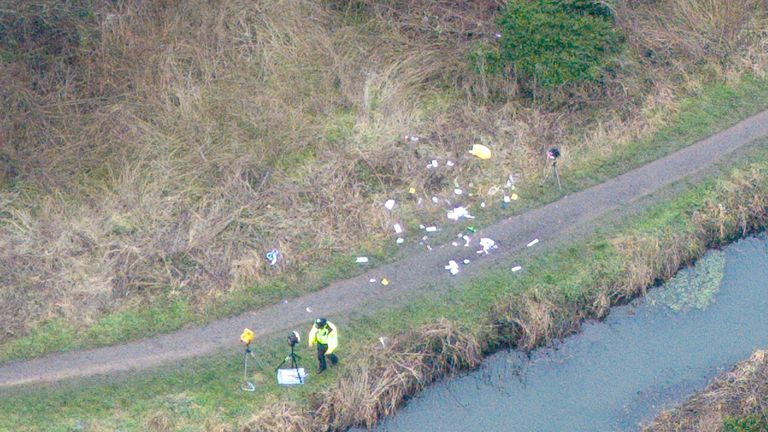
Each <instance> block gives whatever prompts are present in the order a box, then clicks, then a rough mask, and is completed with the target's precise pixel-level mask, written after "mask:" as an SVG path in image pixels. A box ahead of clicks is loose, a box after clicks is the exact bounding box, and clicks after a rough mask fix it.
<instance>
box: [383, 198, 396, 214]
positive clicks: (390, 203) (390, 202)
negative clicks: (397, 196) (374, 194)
mask: <svg viewBox="0 0 768 432" xmlns="http://www.w3.org/2000/svg"><path fill="white" fill-rule="evenodd" d="M384 208H386V209H387V210H390V211H391V210H392V209H393V208H395V200H393V199H390V200H387V202H385V203H384Z"/></svg>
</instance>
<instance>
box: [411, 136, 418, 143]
mask: <svg viewBox="0 0 768 432" xmlns="http://www.w3.org/2000/svg"><path fill="white" fill-rule="evenodd" d="M411 141H413V142H418V141H419V137H417V136H412V137H411Z"/></svg>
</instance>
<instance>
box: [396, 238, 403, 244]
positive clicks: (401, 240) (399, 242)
mask: <svg viewBox="0 0 768 432" xmlns="http://www.w3.org/2000/svg"><path fill="white" fill-rule="evenodd" d="M403 242H405V239H404V238H402V237H398V238H397V240H395V243H397V244H403Z"/></svg>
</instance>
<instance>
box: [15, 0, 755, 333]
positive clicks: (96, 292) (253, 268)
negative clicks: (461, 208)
mask: <svg viewBox="0 0 768 432" xmlns="http://www.w3.org/2000/svg"><path fill="white" fill-rule="evenodd" d="M701 1H704V0H701ZM752 1H753V0H742V1H740V2H738V3H740V4H741V3H743V5H742V6H743V7H745V6H749V5H752V3H750V2H752ZM43 3H45V2H37V3H30V2H23V1H20V0H16V1H6V5H5V6H4V7H3V10H5V11H16V12H17V13H16V14H7V13H5V12H4V13H3V15H2V16H0V19H2V22H3V23H4V24H6V25H7V26H8V27H7V28H8V29H10V32H11V33H12V34H14V35H15V36H16V37H18V38H19V40H20V41H21V42H20V46H19V47H18V50H17V51H16V55H15V57H12V59H11V61H5V62H4V63H3V67H2V68H0V98H2V104H3V106H5V107H11V109H6V110H3V111H2V112H0V184H2V185H6V186H5V187H4V188H3V189H0V207H1V208H2V211H1V212H0V278H1V279H0V327H2V328H3V329H5V330H6V331H5V332H3V334H0V340H4V339H7V338H10V337H15V336H19V335H23V334H24V333H25V332H26V331H27V330H28V329H29V328H30V327H31V326H33V325H35V324H36V323H39V322H40V321H44V320H46V319H50V318H57V317H58V318H63V319H65V320H67V321H69V322H71V323H75V324H78V325H87V324H88V323H90V322H92V321H93V320H94V319H96V318H98V317H100V316H102V315H103V314H104V313H107V312H109V311H114V310H120V309H123V308H129V307H132V306H136V305H138V304H146V303H149V302H151V301H152V299H154V298H156V297H157V296H158V295H161V293H167V292H170V293H171V295H178V296H182V297H183V298H185V299H189V300H190V302H191V303H192V304H193V306H198V307H200V308H202V307H204V305H206V304H209V303H211V302H213V301H216V299H219V298H220V297H222V296H223V295H225V294H226V293H227V292H228V291H230V290H232V289H237V288H240V287H242V286H244V285H246V284H250V283H254V282H259V281H265V280H268V279H269V278H271V277H274V276H275V275H283V276H286V277H289V278H290V277H294V278H298V275H299V272H301V271H303V270H304V269H306V268H307V267H310V268H316V267H322V266H323V265H325V264H327V263H328V257H330V256H332V255H333V254H337V253H351V252H352V251H355V250H359V249H364V248H369V247H370V248H376V247H377V245H378V244H381V242H382V241H384V239H385V238H386V237H387V235H388V232H389V229H390V228H389V227H390V226H391V223H392V220H391V216H390V215H388V214H387V213H386V212H385V211H384V210H383V208H382V207H381V203H382V202H383V201H384V200H385V199H387V198H389V197H391V196H395V197H402V196H405V193H404V192H405V191H407V189H408V188H409V187H415V188H416V189H417V190H418V191H419V194H420V196H422V197H424V198H426V200H427V201H429V199H428V198H429V197H430V196H432V195H440V194H445V193H449V192H446V190H447V189H446V186H450V183H451V182H452V181H453V179H454V178H459V179H461V180H462V181H466V182H469V181H471V182H472V183H473V186H472V187H467V186H465V189H467V190H468V192H475V193H477V194H480V193H485V192H486V191H487V190H488V188H489V187H490V186H493V185H496V184H498V183H500V182H503V181H504V180H505V179H506V177H507V176H508V175H509V173H512V172H517V173H520V174H521V175H522V176H523V178H526V179H537V178H539V177H540V176H541V175H542V170H541V168H542V160H541V154H542V151H543V150H544V149H546V148H547V147H548V146H550V145H552V144H559V145H560V146H561V147H562V149H563V153H564V156H565V157H564V159H568V160H569V161H570V162H565V163H564V164H563V169H564V170H566V171H567V170H568V166H569V164H570V163H573V164H577V163H579V161H584V160H587V159H588V158H590V157H594V156H595V155H608V154H610V153H611V151H612V150H613V149H614V148H616V146H617V145H620V144H621V143H623V142H626V141H627V140H630V139H633V138H635V137H638V136H641V135H644V134H647V133H649V132H652V131H653V130H656V129H657V128H658V127H660V126H661V125H662V124H663V122H664V118H663V117H662V115H660V114H659V113H664V112H669V111H670V110H673V109H674V103H673V102H672V101H673V100H674V96H675V95H678V94H679V91H678V90H677V87H674V86H673V85H672V82H673V81H672V75H671V73H666V72H664V68H662V67H661V66H656V65H654V64H652V62H645V63H643V62H637V64H635V65H629V66H630V69H631V71H630V72H628V73H626V74H625V75H621V74H620V75H619V76H617V77H616V78H615V81H614V82H611V83H608V84H607V86H606V88H605V89H604V91H602V93H599V94H598V95H597V96H595V95H587V96H578V97H579V98H581V99H579V100H580V101H581V102H580V103H581V104H582V105H583V106H584V107H585V108H581V109H576V108H573V109H571V108H569V109H564V110H558V111H550V110H548V109H547V108H546V107H542V106H538V105H536V104H531V103H530V102H529V101H526V100H524V99H518V98H516V97H515V95H516V93H515V92H516V90H515V88H514V83H513V82H505V83H501V82H498V80H494V79H493V78H492V77H483V76H478V75H477V74H475V73H473V72H472V71H471V69H470V67H469V65H468V62H467V61H466V53H467V51H468V50H469V49H470V48H471V47H472V46H474V44H475V43H476V42H478V41H482V40H486V39H489V38H492V32H493V29H492V19H491V16H492V15H493V13H494V11H495V9H496V8H497V7H498V5H499V2H498V1H495V0H484V1H474V2H470V1H447V0H446V1H438V2H435V1H426V0H398V1H394V0H392V1H384V2H374V1H329V2H315V1H307V0H275V1H257V2H253V1H245V0H221V1H219V2H217V4H216V7H210V4H209V3H208V2H203V1H201V0H194V1H185V2H182V1H168V2H143V1H138V0H136V1H126V2H120V3H118V4H117V5H115V4H113V3H112V2H96V3H95V13H94V15H93V17H92V18H78V17H77V14H76V13H74V12H76V11H77V9H76V8H75V9H72V10H67V9H66V8H65V7H64V6H62V4H60V3H56V5H57V6H56V7H53V6H52V5H53V4H54V2H48V3H45V4H48V5H49V6H51V7H49V9H48V10H49V13H48V15H45V14H43V13H42V12H41V9H40V8H39V7H38V5H39V4H43ZM86 3H87V2H85V1H83V2H81V3H76V2H72V3H71V4H75V5H79V4H82V5H85V4H86ZM643 4H644V3H643ZM627 5H629V6H627V8H624V9H621V8H619V9H617V10H618V13H619V15H621V14H623V13H624V12H626V13H627V15H626V19H624V20H622V21H621V22H622V23H623V24H622V25H625V26H626V28H627V29H628V31H631V32H632V35H634V36H633V39H632V40H633V41H634V42H633V43H634V44H635V45H636V46H637V47H641V46H643V45H649V44H652V43H657V42H654V41H652V40H647V38H646V39H644V36H643V35H647V34H650V33H651V30H650V29H656V28H657V27H653V25H656V24H653V22H651V21H649V19H648V17H649V16H650V15H649V14H650V13H651V12H653V10H652V9H649V6H637V7H635V6H634V4H633V3H632V2H628V3H627ZM635 9H636V10H635ZM51 11H52V12H51ZM73 11H74V12H73ZM629 12H633V13H635V15H633V14H631V13H629ZM731 13H732V12H731V9H727V11H724V12H723V14H724V16H728V14H731ZM22 15H23V16H25V17H27V18H29V19H27V20H26V21H25V22H26V23H27V24H28V23H31V22H34V19H33V18H34V17H38V18H40V17H43V18H45V20H47V21H46V22H47V23H48V24H49V26H50V28H51V29H53V30H51V31H47V32H45V31H44V32H41V31H39V29H37V30H35V29H34V28H32V27H25V26H24V25H19V24H18V22H19V21H18V20H17V18H18V17H19V16H22ZM718 16H719V15H718ZM713 19H714V18H713ZM717 19H720V18H717ZM728 19H730V18H728ZM731 21H733V23H732V25H731V24H729V25H731V27H729V28H731V29H737V28H738V26H739V25H741V26H742V27H744V28H746V29H748V28H749V25H752V23H754V20H746V21H745V20H744V19H738V20H731ZM731 21H728V22H729V23H731ZM630 24H631V25H630ZM632 25H635V27H632ZM668 27H669V29H670V31H672V30H675V29H677V27H675V26H672V24H669V25H668ZM693 30H695V27H694V28H693ZM686 31H688V32H691V31H692V30H691V29H689V30H686ZM745 31H746V30H745ZM727 35H729V36H728V37H729V38H731V39H728V42H727V43H728V44H729V45H724V46H731V47H737V48H738V52H739V53H740V54H739V55H742V57H743V58H745V59H746V58H749V59H752V60H750V61H752V64H758V63H757V60H755V59H757V54H756V53H759V52H760V47H764V45H760V44H761V43H763V44H764V42H765V40H768V39H766V38H762V39H760V37H759V35H757V36H756V35H754V34H753V33H750V36H749V37H743V38H742V37H741V36H738V37H737V36H732V37H731V36H730V35H741V33H740V32H738V31H736V30H729V33H727ZM32 36H35V37H32ZM701 37H704V36H701ZM707 37H709V36H707ZM658 43H660V42H658ZM702 43H703V42H702ZM724 43H725V42H724ZM0 46H2V47H4V49H5V48H7V47H6V46H5V45H1V44H0ZM638 49H639V48H638ZM680 49H682V48H680ZM718 49H719V48H718ZM714 52H719V51H714ZM745 61H746V60H745ZM742 63H743V62H742ZM734 64H737V62H734ZM734 68H735V67H734ZM734 70H736V69H734ZM642 77H653V78H654V83H653V84H652V85H650V86H649V85H647V84H645V83H644V82H643V79H642ZM575 97H576V96H575ZM650 113H655V114H653V115H651V114H650ZM404 135H418V136H419V137H421V139H420V140H419V141H418V142H412V141H404V140H403V139H402V137H403V136H404ZM478 142H480V143H491V144H492V145H493V146H494V151H495V157H494V163H493V165H492V166H489V165H488V164H478V163H476V162H475V161H471V160H468V159H464V158H463V155H465V152H466V149H467V148H468V146H469V145H471V144H473V143H478ZM434 157H438V158H450V159H454V160H457V161H459V162H460V163H459V164H458V165H457V167H456V168H455V169H454V171H452V172H451V173H439V174H435V173H430V172H428V171H427V170H425V169H424V165H425V163H426V161H427V160H430V159H432V158H434ZM470 179H471V180H470ZM9 184H11V185H10V186H9ZM449 189H452V187H450V188H449ZM401 201H402V206H401V208H400V211H402V214H403V215H404V216H403V217H404V218H406V219H407V218H417V217H423V218H428V217H430V215H434V214H436V212H437V211H439V210H440V209H438V208H436V207H434V208H433V207H430V206H423V207H421V208H416V206H415V205H414V204H413V203H407V202H405V200H401ZM274 247H276V248H278V249H280V250H281V251H282V253H283V257H284V260H283V261H281V263H280V265H279V268H277V269H268V268H267V266H266V264H265V262H264V260H263V258H262V256H263V253H264V252H265V251H266V250H269V249H271V248H274ZM535 309H537V308H533V309H532V310H531V313H534V312H535ZM544 316H546V313H544Z"/></svg>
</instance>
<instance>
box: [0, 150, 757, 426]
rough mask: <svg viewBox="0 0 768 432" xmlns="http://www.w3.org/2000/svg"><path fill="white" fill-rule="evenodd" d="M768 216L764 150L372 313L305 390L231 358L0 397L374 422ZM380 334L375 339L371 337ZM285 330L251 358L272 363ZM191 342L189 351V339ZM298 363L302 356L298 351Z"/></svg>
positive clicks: (251, 422) (208, 420) (2, 421)
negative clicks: (563, 238) (625, 214)
mask: <svg viewBox="0 0 768 432" xmlns="http://www.w3.org/2000/svg"><path fill="white" fill-rule="evenodd" d="M766 223H768V148H767V147H766V146H765V145H763V146H761V147H760V148H758V149H757V150H756V153H755V155H754V156H753V157H752V162H749V163H744V164H740V166H739V167H738V168H734V169H729V170H728V172H726V173H722V174H721V175H719V176H716V178H712V179H709V180H707V181H704V182H702V183H700V184H697V185H695V186H692V187H691V188H690V189H689V190H687V191H685V192H683V193H681V194H680V195H678V196H675V197H673V198H671V199H669V200H668V201H665V202H662V203H660V204H658V205H657V206H655V207H653V208H652V209H650V210H648V211H645V212H643V213H641V214H638V215H636V216H633V217H631V218H629V219H627V220H626V221H624V223H623V224H622V225H621V226H620V227H617V228H614V229H610V230H607V231H604V232H602V233H599V234H596V235H594V236H592V237H591V238H590V239H588V240H587V241H585V242H581V243H579V244H565V245H563V246H562V247H560V248H558V249H556V250H554V251H552V252H547V253H544V254H541V255H539V256H531V257H529V258H527V259H525V260H523V261H522V264H523V267H524V269H525V271H524V272H522V273H519V274H512V273H510V272H509V271H508V270H507V268H508V266H507V264H504V265H503V266H500V267H499V268H498V269H492V270H491V271H489V272H487V273H486V274H484V275H483V276H481V277H477V278H474V279H471V280H468V281H466V282H465V283H463V284H461V285H460V286H458V287H457V288H455V289H452V290H450V292H448V293H445V294H442V295H440V297H439V298H437V299H435V298H434V296H432V297H429V298H428V297H422V298H418V299H416V300H415V301H413V302H411V303H410V304H408V305H407V306H405V307H403V308H397V309H392V310H383V311H379V312H375V313H374V314H372V315H371V316H367V317H363V318H357V319H354V320H351V321H350V322H347V323H344V325H343V327H342V329H343V330H342V331H343V337H342V343H343V349H342V351H341V353H340V354H341V355H342V362H343V363H342V366H341V367H339V368H336V369H332V370H331V371H330V373H328V374H323V375H321V376H317V377H314V376H313V377H312V379H310V380H309V382H308V384H307V385H306V386H304V387H302V388H295V389H285V388H280V387H278V386H276V385H275V384H274V383H273V382H272V379H273V377H272V375H273V369H272V367H273V366H272V365H271V364H267V362H265V363H264V364H263V365H260V366H259V367H258V368H257V372H255V373H254V375H253V380H254V381H255V382H256V383H257V386H258V387H259V390H258V391H257V392H256V393H252V394H250V393H242V392H240V391H239V390H238V387H239V380H240V379H241V375H240V371H241V370H240V367H241V363H240V362H241V361H242V358H241V357H240V355H238V354H233V355H229V356H218V357H216V358H208V359H199V360H194V361H189V362H185V363H184V364H183V365H181V366H178V367H167V368H163V369H161V370H159V371H156V372H152V373H148V374H146V375H142V376H137V377H130V378H126V379H114V380H106V381H104V380H91V381H88V382H85V383H82V382H81V383H78V384H64V385H62V386H47V387H45V388H42V389H34V390H32V389H30V390H24V391H20V392H14V394H4V395H2V401H3V403H2V404H0V428H6V429H9V430H52V431H65V430H88V431H101V430H116V429H121V430H155V431H165V430H189V431H195V430H221V431H224V430H232V429H236V430H242V431H278V430H279V431H310V430H327V428H330V429H331V430H344V429H345V428H347V427H349V426H352V425H363V426H371V425H373V424H375V423H376V422H377V421H378V420H379V419H380V417H381V416H383V415H386V414H388V413H390V412H391V410H393V409H395V408H397V407H398V406H400V405H401V404H402V403H404V400H405V399H406V397H407V396H409V395H412V394H413V393H414V392H417V391H418V390H419V389H420V388H422V387H423V386H425V385H427V384H428V383H430V382H432V381H433V380H435V379H438V378H439V377H441V376H444V375H445V374H448V373H450V372H451V371H454V370H459V369H464V368H471V367H474V366H476V365H477V364H478V363H479V361H480V359H481V358H482V356H483V355H485V354H488V353H491V352H494V351H496V350H497V349H499V348H500V347H505V346H511V347H516V348H521V349H531V348H534V347H536V346H540V345H542V344H546V343H548V342H550V341H551V340H553V339H554V338H560V337H564V336H566V335H568V334H571V333H573V332H575V331H577V329H578V327H579V324H580V323H581V322H582V321H583V320H584V319H589V318H600V317H603V316H605V315H606V314H607V313H608V310H609V307H610V306H611V305H613V304H617V303H621V302H624V301H626V300H627V299H629V298H632V297H634V296H636V295H639V294H642V293H643V292H644V291H645V290H646V289H647V288H648V287H649V286H651V285H653V284H654V283H656V282H658V281H659V280H664V279H667V278H669V277H671V276H672V275H673V274H674V273H675V272H676V271H677V270H678V269H679V268H680V266H681V265H684V264H686V263H690V262H692V261H693V260H694V259H695V258H696V257H698V256H700V255H701V254H702V253H703V252H704V251H705V250H706V248H707V247H711V246H718V245H721V244H724V243H727V242H730V241H732V240H734V239H736V238H738V237H740V236H743V235H746V234H749V233H751V232H755V231H757V230H761V229H764V228H765V227H766ZM381 336H385V337H387V338H388V340H389V342H388V343H387V344H386V347H383V346H382V345H381V344H380V343H379V342H378V338H379V337H381ZM286 348H287V347H286V346H285V342H284V340H283V338H282V337H275V338H273V339H270V340H268V341H264V342H263V343H262V344H260V345H259V346H258V348H257V352H256V354H257V358H259V359H262V361H264V360H265V359H280V358H281V357H282V356H283V355H284V354H285V351H286ZM190 349H194V347H190ZM302 354H304V355H305V363H306V364H310V363H311V354H310V353H307V352H303V353H302Z"/></svg>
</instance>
